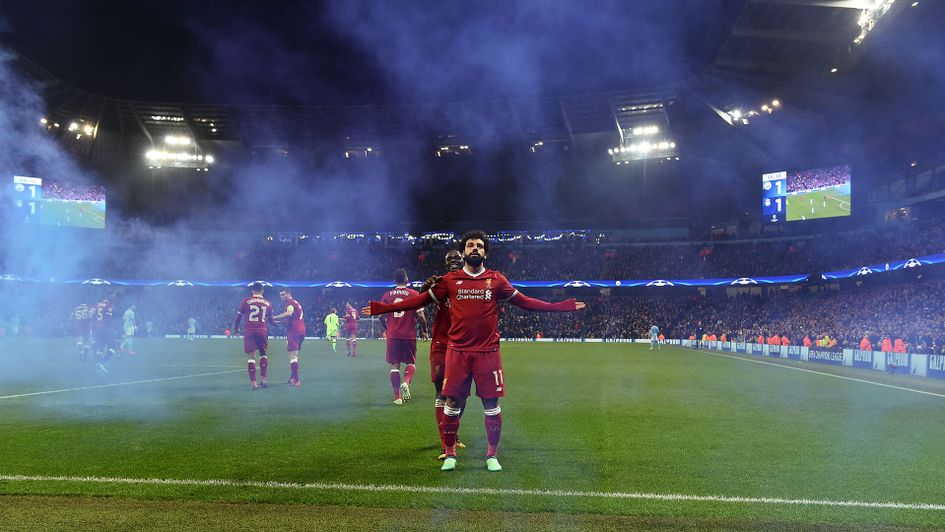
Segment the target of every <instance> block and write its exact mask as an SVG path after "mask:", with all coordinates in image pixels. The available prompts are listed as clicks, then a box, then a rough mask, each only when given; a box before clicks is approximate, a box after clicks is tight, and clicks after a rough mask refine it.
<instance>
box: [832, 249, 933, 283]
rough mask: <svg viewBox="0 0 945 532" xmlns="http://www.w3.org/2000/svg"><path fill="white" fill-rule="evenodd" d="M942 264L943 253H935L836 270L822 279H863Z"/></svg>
mask: <svg viewBox="0 0 945 532" xmlns="http://www.w3.org/2000/svg"><path fill="white" fill-rule="evenodd" d="M942 263H945V253H937V254H935V255H926V256H925V257H918V258H914V259H906V260H896V261H891V262H884V263H882V264H870V265H869V266H862V267H860V268H851V269H849V270H836V271H832V272H825V273H824V279H827V280H834V279H849V278H853V277H863V276H865V275H872V274H874V273H882V272H892V271H897V270H904V269H910V268H919V267H922V266H930V265H933V264H942Z"/></svg>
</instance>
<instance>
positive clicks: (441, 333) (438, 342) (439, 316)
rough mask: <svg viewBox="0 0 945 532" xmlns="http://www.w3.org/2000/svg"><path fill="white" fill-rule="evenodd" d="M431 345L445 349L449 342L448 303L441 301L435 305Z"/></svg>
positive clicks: (447, 301)
mask: <svg viewBox="0 0 945 532" xmlns="http://www.w3.org/2000/svg"><path fill="white" fill-rule="evenodd" d="M431 336H432V337H433V345H434V346H436V347H440V346H442V347H446V344H448V343H449V340H450V302H449V300H446V301H443V302H442V303H438V304H437V305H436V315H435V316H433V332H432V334H431Z"/></svg>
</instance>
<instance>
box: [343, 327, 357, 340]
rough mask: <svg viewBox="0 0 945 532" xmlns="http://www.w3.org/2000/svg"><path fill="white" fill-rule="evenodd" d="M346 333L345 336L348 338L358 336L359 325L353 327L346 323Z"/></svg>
mask: <svg viewBox="0 0 945 532" xmlns="http://www.w3.org/2000/svg"><path fill="white" fill-rule="evenodd" d="M345 333H346V335H345V336H346V337H347V338H357V336H358V326H357V325H355V326H353V327H351V326H348V325H346V326H345Z"/></svg>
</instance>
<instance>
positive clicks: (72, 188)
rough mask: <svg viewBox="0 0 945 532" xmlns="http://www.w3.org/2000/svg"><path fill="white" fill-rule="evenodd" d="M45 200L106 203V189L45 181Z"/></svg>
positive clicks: (98, 186) (99, 186)
mask: <svg viewBox="0 0 945 532" xmlns="http://www.w3.org/2000/svg"><path fill="white" fill-rule="evenodd" d="M43 198H44V199H58V200H68V201H105V187H103V186H101V185H82V184H78V183H62V182H59V181H55V180H52V179H44V180H43Z"/></svg>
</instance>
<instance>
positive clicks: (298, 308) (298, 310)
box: [285, 298, 305, 334]
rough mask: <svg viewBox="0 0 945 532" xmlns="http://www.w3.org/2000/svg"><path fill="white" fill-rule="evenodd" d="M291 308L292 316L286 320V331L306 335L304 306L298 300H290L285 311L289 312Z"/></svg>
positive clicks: (286, 303)
mask: <svg viewBox="0 0 945 532" xmlns="http://www.w3.org/2000/svg"><path fill="white" fill-rule="evenodd" d="M289 307H292V314H290V315H289V316H288V317H287V318H286V319H285V320H286V321H285V329H286V331H293V332H296V333H302V334H304V333H305V316H304V312H303V311H302V304H301V303H299V300H298V299H295V298H290V299H289V300H288V301H286V302H285V309H286V310H289Z"/></svg>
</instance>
